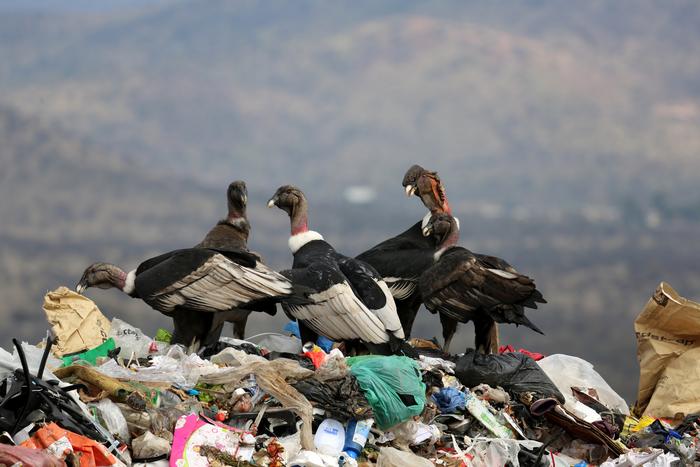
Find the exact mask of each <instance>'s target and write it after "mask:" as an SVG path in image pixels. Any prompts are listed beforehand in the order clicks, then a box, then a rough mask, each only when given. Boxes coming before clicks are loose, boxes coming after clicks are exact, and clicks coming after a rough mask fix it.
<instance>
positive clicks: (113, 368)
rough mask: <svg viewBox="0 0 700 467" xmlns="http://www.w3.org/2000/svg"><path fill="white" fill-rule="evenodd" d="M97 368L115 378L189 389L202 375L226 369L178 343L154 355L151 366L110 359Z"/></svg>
mask: <svg viewBox="0 0 700 467" xmlns="http://www.w3.org/2000/svg"><path fill="white" fill-rule="evenodd" d="M97 369H98V370H99V372H100V373H103V374H105V375H108V376H111V377H113V378H120V379H127V380H131V381H150V382H164V383H171V384H177V385H179V386H181V387H183V388H187V389H189V388H193V387H194V386H195V385H196V384H197V382H198V381H199V378H200V377H201V376H202V375H205V374H211V373H218V372H221V371H224V370H223V369H222V368H219V367H218V366H217V365H215V364H214V363H212V362H210V361H208V360H203V359H202V358H200V357H199V356H198V355H197V354H190V355H187V354H185V352H184V351H183V350H182V348H181V347H180V346H177V345H175V346H172V347H170V348H169V349H168V351H167V354H166V355H157V356H155V357H153V360H152V364H151V366H149V367H141V368H137V369H133V368H125V367H123V366H121V365H119V364H118V363H117V362H115V361H114V360H109V361H107V362H105V363H104V364H102V365H100V366H99V367H97Z"/></svg>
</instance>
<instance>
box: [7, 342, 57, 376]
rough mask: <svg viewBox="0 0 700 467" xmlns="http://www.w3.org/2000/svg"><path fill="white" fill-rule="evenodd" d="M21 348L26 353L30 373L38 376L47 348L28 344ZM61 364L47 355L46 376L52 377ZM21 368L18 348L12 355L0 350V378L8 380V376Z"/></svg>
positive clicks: (22, 345) (25, 357)
mask: <svg viewBox="0 0 700 467" xmlns="http://www.w3.org/2000/svg"><path fill="white" fill-rule="evenodd" d="M21 348H22V352H23V353H24V359H25V360H26V362H27V368H28V369H29V372H30V373H31V374H34V375H36V374H37V372H38V371H39V368H40V367H41V362H42V359H43V358H44V354H45V348H43V349H42V348H39V347H37V346H34V345H31V344H28V343H26V342H22V344H21ZM61 363H62V362H61V360H59V359H57V358H56V357H54V356H53V355H51V354H50V353H49V354H48V355H46V361H45V363H44V374H45V375H46V376H47V377H50V376H51V373H52V371H53V370H54V369H56V368H59V367H60V366H61ZM21 367H22V362H21V359H20V356H19V353H18V352H17V349H16V348H15V349H14V351H13V352H12V353H9V352H8V351H6V350H5V349H2V348H0V378H6V377H7V376H8V375H11V374H12V373H14V372H15V370H16V369H17V368H21Z"/></svg>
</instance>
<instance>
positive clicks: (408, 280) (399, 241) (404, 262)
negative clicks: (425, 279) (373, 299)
mask: <svg viewBox="0 0 700 467" xmlns="http://www.w3.org/2000/svg"><path fill="white" fill-rule="evenodd" d="M434 252H435V245H434V243H433V240H431V239H430V238H428V237H424V236H423V235H422V233H421V222H417V223H416V224H414V225H413V226H411V227H410V228H409V229H408V230H406V231H405V232H403V233H401V234H399V235H397V236H396V237H392V238H390V239H388V240H385V241H383V242H382V243H380V244H378V245H375V246H374V247H372V248H370V249H369V250H367V251H365V252H363V253H361V254H359V255H358V256H357V259H358V260H360V261H364V262H365V263H368V264H370V265H371V266H372V267H374V269H376V270H377V272H378V273H379V274H380V275H381V276H382V278H383V279H384V282H386V284H387V286H389V290H390V291H391V294H392V295H393V297H394V298H395V299H397V300H407V299H409V298H410V297H411V296H412V295H414V294H416V293H417V292H418V278H419V277H420V275H421V274H422V273H423V272H424V271H426V270H427V269H428V268H429V267H430V266H432V265H433V253H434Z"/></svg>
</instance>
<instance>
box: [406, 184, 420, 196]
mask: <svg viewBox="0 0 700 467" xmlns="http://www.w3.org/2000/svg"><path fill="white" fill-rule="evenodd" d="M417 189H418V187H417V186H415V185H406V196H413V194H414V193H415V192H416V190H417Z"/></svg>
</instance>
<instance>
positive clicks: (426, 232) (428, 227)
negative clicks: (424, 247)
mask: <svg viewBox="0 0 700 467" xmlns="http://www.w3.org/2000/svg"><path fill="white" fill-rule="evenodd" d="M422 231H423V236H424V237H428V236H430V234H431V233H433V226H432V225H430V224H428V225H426V226H425V227H423V230H422Z"/></svg>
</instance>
